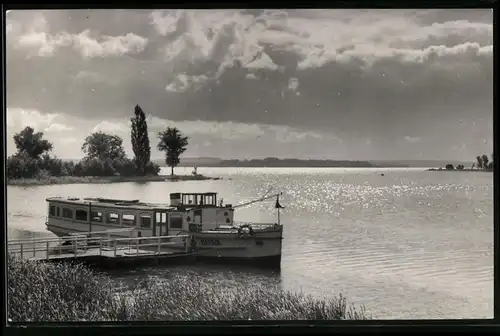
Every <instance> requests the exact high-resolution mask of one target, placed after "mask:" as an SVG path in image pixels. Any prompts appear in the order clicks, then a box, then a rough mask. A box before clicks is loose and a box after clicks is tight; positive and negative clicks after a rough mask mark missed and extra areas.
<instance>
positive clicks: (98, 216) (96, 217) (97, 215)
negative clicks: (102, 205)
mask: <svg viewBox="0 0 500 336" xmlns="http://www.w3.org/2000/svg"><path fill="white" fill-rule="evenodd" d="M90 216H91V217H92V222H96V223H102V212H100V211H92V212H91V213H90Z"/></svg>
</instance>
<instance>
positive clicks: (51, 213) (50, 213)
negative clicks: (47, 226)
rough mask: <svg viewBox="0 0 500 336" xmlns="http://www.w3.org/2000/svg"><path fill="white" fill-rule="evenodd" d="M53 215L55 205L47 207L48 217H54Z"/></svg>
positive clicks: (54, 213)
mask: <svg viewBox="0 0 500 336" xmlns="http://www.w3.org/2000/svg"><path fill="white" fill-rule="evenodd" d="M55 215H56V206H55V205H51V206H49V216H52V217H54V216H55Z"/></svg>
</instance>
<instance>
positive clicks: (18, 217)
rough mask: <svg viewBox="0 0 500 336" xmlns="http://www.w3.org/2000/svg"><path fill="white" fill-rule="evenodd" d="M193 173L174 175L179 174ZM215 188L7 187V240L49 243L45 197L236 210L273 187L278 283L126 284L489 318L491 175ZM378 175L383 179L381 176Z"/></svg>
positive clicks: (253, 209) (229, 277)
mask: <svg viewBox="0 0 500 336" xmlns="http://www.w3.org/2000/svg"><path fill="white" fill-rule="evenodd" d="M190 171H191V169H190V168H178V169H177V170H176V172H177V173H187V174H189V173H190ZM198 172H199V173H202V174H206V175H210V176H221V177H223V178H224V179H223V180H217V181H186V182H151V183H120V184H106V185H97V184H90V185H85V184H74V185H52V186H34V187H16V186H9V187H8V194H7V196H8V198H7V201H8V237H9V238H10V239H14V238H25V237H31V236H51V235H52V234H51V233H49V232H47V231H45V227H44V220H45V216H46V211H47V206H46V203H45V198H46V197H49V196H78V197H82V196H85V197H92V196H93V197H97V196H100V197H115V198H134V199H141V200H144V201H150V202H155V201H162V202H168V201H169V193H170V192H205V191H215V192H218V193H219V197H223V198H224V202H225V203H226V202H227V203H232V204H239V203H243V202H245V201H249V200H252V199H254V198H257V197H259V196H261V195H262V194H264V193H265V192H266V191H267V190H268V189H269V188H271V187H273V188H274V190H276V191H283V192H284V195H283V197H282V198H281V199H280V201H281V204H282V205H283V206H285V207H286V208H285V209H284V210H283V211H282V216H281V219H282V223H283V224H284V237H285V239H284V241H283V256H282V270H281V272H280V273H274V272H270V271H260V270H256V269H248V268H237V267H234V266H233V267H228V266H196V267H186V266H184V267H161V268H154V267H149V268H142V269H136V270H131V271H127V272H120V273H118V274H116V273H114V274H112V276H113V277H115V278H117V279H121V280H125V281H126V282H127V283H129V284H131V283H134V282H136V281H139V280H140V279H142V278H144V277H152V278H156V279H158V280H160V279H164V278H167V277H169V276H171V275H172V274H179V273H181V274H190V275H191V276H193V277H202V278H203V279H204V280H206V281H210V282H213V283H215V282H216V283H218V284H224V285H228V286H233V285H235V284H245V283H253V284H255V283H260V284H262V285H266V284H279V285H280V286H282V287H283V288H284V289H287V290H293V291H302V292H304V293H309V294H312V295H314V296H316V297H327V296H336V295H337V294H338V293H339V292H342V293H344V294H345V295H347V298H348V300H349V301H350V302H352V303H355V304H363V305H365V306H366V308H367V310H368V311H369V312H370V313H371V314H372V315H373V317H374V318H386V319H398V318H405V319H420V318H492V317H493V174H491V173H484V172H477V173H475V172H427V171H424V169H408V168H403V169H399V168H390V169H388V168H381V169H379V168H377V169H375V168H361V169H359V168H347V169H344V168H318V169H315V168H276V169H274V168H199V169H198ZM381 173H383V174H384V176H382V175H381ZM235 218H236V220H238V221H240V220H241V221H244V220H247V221H262V222H273V221H275V219H276V210H275V209H274V200H270V201H266V202H263V203H256V204H252V205H251V206H248V207H244V208H241V209H238V210H237V211H236V213H235Z"/></svg>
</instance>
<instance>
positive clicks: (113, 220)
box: [106, 212, 120, 224]
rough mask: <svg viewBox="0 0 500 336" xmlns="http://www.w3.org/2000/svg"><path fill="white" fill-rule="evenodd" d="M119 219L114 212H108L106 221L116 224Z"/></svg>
mask: <svg viewBox="0 0 500 336" xmlns="http://www.w3.org/2000/svg"><path fill="white" fill-rule="evenodd" d="M119 221H120V216H119V215H118V214H117V213H116V212H108V216H107V218H106V223H110V224H118V222H119Z"/></svg>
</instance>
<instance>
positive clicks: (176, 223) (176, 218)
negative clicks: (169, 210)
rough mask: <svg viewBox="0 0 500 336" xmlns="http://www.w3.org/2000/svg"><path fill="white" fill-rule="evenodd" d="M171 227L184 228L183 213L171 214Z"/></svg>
mask: <svg viewBox="0 0 500 336" xmlns="http://www.w3.org/2000/svg"><path fill="white" fill-rule="evenodd" d="M170 228H171V229H182V215H180V214H171V215H170Z"/></svg>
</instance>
